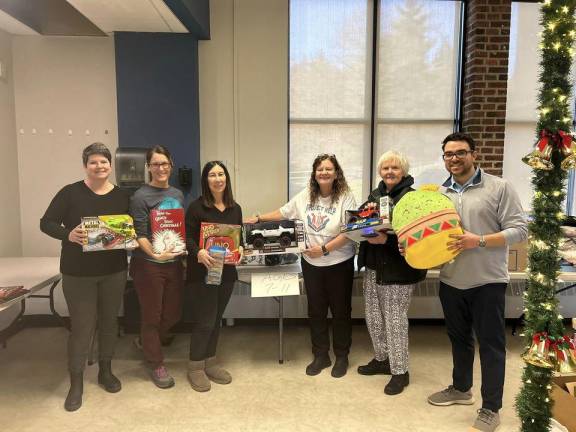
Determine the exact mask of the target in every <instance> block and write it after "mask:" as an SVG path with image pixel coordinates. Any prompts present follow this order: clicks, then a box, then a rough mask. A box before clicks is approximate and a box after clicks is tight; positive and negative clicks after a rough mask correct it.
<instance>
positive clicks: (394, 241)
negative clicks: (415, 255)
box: [358, 176, 426, 285]
mask: <svg viewBox="0 0 576 432" xmlns="http://www.w3.org/2000/svg"><path fill="white" fill-rule="evenodd" d="M413 184H414V179H413V178H412V176H406V177H404V178H403V179H402V180H401V181H400V183H398V184H397V185H396V186H394V188H393V189H392V190H391V191H390V192H387V191H386V185H385V184H384V182H383V181H381V182H380V184H378V187H377V188H376V189H374V190H373V191H372V192H370V195H369V196H368V200H367V201H366V202H365V203H364V204H362V207H364V206H366V204H368V203H369V202H374V203H377V204H378V203H379V201H380V197H382V196H389V197H390V201H391V205H392V206H393V205H395V204H396V203H397V202H398V201H400V199H401V198H402V197H403V196H404V195H405V194H406V193H407V192H410V191H412V190H414V189H412V187H411V186H412V185H413ZM364 266H365V267H366V268H369V269H370V270H375V271H376V282H377V283H378V284H379V285H384V284H413V283H416V282H420V281H421V280H424V279H425V278H426V270H417V269H414V268H412V267H410V266H409V265H408V263H406V260H405V259H404V257H403V256H402V255H400V252H399V251H398V237H397V236H396V235H395V234H393V233H389V234H388V240H387V241H386V243H385V244H381V245H380V244H378V245H374V244H370V243H368V242H367V241H363V242H361V243H360V250H359V252H358V269H361V268H362V267H364Z"/></svg>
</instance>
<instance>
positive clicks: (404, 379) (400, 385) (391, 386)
mask: <svg viewBox="0 0 576 432" xmlns="http://www.w3.org/2000/svg"><path fill="white" fill-rule="evenodd" d="M409 383H410V375H409V374H408V372H406V373H404V374H401V375H392V378H391V379H390V382H389V383H388V384H386V387H384V393H386V394H387V395H391V396H392V395H397V394H399V393H402V391H403V390H404V387H407V386H408V384H409Z"/></svg>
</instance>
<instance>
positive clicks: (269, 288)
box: [252, 273, 300, 297]
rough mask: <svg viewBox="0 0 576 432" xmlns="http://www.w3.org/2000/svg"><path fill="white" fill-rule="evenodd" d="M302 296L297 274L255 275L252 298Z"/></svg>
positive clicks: (253, 277) (253, 275)
mask: <svg viewBox="0 0 576 432" xmlns="http://www.w3.org/2000/svg"><path fill="white" fill-rule="evenodd" d="M290 295H300V283H299V282H298V274H297V273H253V274H252V297H280V296H290Z"/></svg>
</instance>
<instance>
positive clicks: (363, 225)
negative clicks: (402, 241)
mask: <svg viewBox="0 0 576 432" xmlns="http://www.w3.org/2000/svg"><path fill="white" fill-rule="evenodd" d="M391 230H392V226H391V225H390V200H389V198H388V197H382V198H380V202H379V205H378V206H375V207H367V208H364V209H361V210H346V224H345V225H342V227H341V230H340V232H342V233H343V234H344V235H345V236H346V237H348V238H349V239H350V240H353V241H355V242H358V243H359V242H361V241H363V240H366V239H367V238H370V237H376V236H377V235H378V234H377V231H391Z"/></svg>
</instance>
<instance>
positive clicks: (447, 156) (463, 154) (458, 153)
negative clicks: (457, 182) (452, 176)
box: [442, 150, 474, 161]
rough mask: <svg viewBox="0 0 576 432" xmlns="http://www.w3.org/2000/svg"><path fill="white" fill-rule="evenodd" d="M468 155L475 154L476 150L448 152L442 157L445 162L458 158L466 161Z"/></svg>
mask: <svg viewBox="0 0 576 432" xmlns="http://www.w3.org/2000/svg"><path fill="white" fill-rule="evenodd" d="M468 153H474V150H458V151H455V152H446V153H444V154H443V155H442V159H444V160H445V161H447V160H450V159H452V158H453V157H454V156H456V158H457V159H464V158H465V157H466V155H467V154H468Z"/></svg>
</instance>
